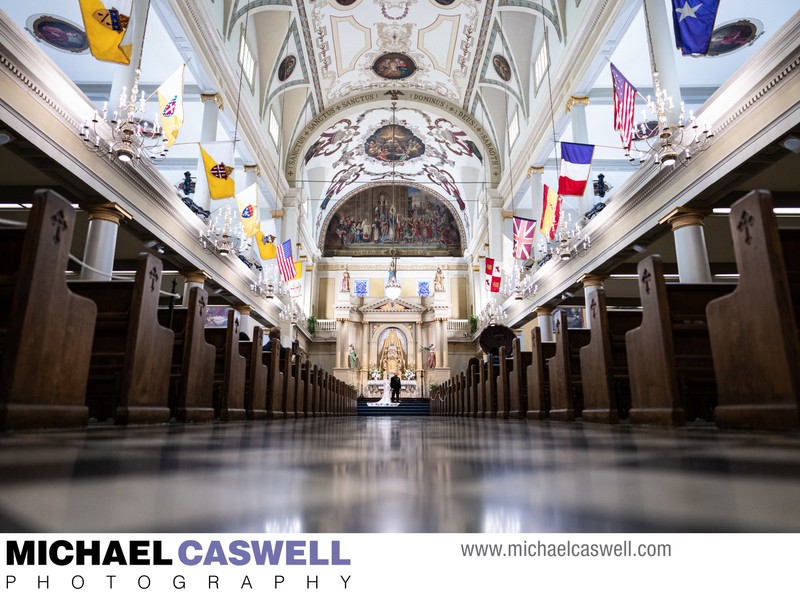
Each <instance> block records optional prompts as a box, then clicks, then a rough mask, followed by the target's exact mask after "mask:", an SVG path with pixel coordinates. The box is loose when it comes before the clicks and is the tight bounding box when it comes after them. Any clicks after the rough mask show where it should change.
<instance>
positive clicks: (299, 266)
mask: <svg viewBox="0 0 800 594" xmlns="http://www.w3.org/2000/svg"><path fill="white" fill-rule="evenodd" d="M294 270H295V272H294V280H299V279H301V278H303V263H302V262H295V263H294Z"/></svg>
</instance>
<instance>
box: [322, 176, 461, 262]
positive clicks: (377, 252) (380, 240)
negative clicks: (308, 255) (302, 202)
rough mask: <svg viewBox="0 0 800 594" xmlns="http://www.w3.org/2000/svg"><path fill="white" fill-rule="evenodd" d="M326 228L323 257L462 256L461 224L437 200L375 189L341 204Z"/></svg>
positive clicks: (402, 189) (403, 190)
mask: <svg viewBox="0 0 800 594" xmlns="http://www.w3.org/2000/svg"><path fill="white" fill-rule="evenodd" d="M326 222H327V226H326V227H325V228H324V229H323V235H322V237H323V245H322V246H321V247H322V251H323V256H385V255H386V254H387V253H388V252H389V250H397V255H398V256H461V255H463V247H462V241H461V232H460V230H459V229H460V225H459V224H458V223H457V222H456V220H455V217H454V216H453V212H452V211H451V210H450V208H448V207H447V206H446V205H445V203H444V202H443V201H442V200H440V199H439V198H437V197H436V196H434V195H432V194H430V193H429V192H426V191H425V190H421V189H419V188H414V187H410V186H394V187H393V186H373V187H369V188H366V189H364V190H362V191H360V192H358V193H356V194H355V195H354V196H352V197H350V198H347V199H345V200H343V201H342V202H341V203H339V206H338V207H337V208H336V209H335V210H334V211H333V212H332V213H331V215H330V217H329V218H328V220H327V221H326Z"/></svg>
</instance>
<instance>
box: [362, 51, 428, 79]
mask: <svg viewBox="0 0 800 594" xmlns="http://www.w3.org/2000/svg"><path fill="white" fill-rule="evenodd" d="M372 70H373V72H375V74H377V75H378V76H380V77H381V78H386V79H388V80H401V79H403V78H408V77H409V76H411V75H412V74H414V72H416V71H417V65H416V64H415V63H414V60H412V59H411V58H410V57H408V56H407V55H405V54H401V53H399V52H391V53H388V54H383V55H382V56H381V57H380V58H378V59H377V60H375V63H374V64H373V65H372Z"/></svg>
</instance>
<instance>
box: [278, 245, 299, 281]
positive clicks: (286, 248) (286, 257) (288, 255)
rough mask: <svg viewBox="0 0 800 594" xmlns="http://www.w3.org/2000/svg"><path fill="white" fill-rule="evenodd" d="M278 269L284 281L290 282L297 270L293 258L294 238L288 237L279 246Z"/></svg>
mask: <svg viewBox="0 0 800 594" xmlns="http://www.w3.org/2000/svg"><path fill="white" fill-rule="evenodd" d="M278 270H279V271H280V273H281V278H282V279H283V282H286V283H288V282H289V281H290V280H292V279H293V278H294V277H295V276H297V270H296V269H295V267H294V260H293V259H292V240H291V239H287V240H286V241H284V242H283V243H282V244H281V247H279V248H278Z"/></svg>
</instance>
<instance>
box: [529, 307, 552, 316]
mask: <svg viewBox="0 0 800 594" xmlns="http://www.w3.org/2000/svg"><path fill="white" fill-rule="evenodd" d="M553 310H555V308H554V307H551V306H549V305H538V306H536V307H534V308H533V313H535V314H536V316H537V317H538V316H550V315H553Z"/></svg>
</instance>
